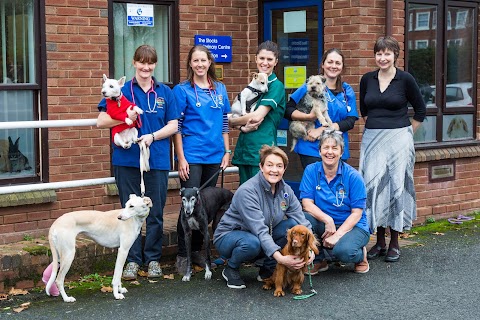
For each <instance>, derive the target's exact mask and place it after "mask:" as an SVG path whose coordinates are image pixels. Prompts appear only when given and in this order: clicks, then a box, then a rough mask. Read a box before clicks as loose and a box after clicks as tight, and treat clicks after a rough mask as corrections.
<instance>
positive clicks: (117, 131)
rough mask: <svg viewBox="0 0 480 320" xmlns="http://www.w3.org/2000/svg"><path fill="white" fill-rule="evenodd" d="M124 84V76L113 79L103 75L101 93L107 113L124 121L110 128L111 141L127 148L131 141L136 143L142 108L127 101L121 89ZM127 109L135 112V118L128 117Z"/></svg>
mask: <svg viewBox="0 0 480 320" xmlns="http://www.w3.org/2000/svg"><path fill="white" fill-rule="evenodd" d="M124 84H125V76H124V77H121V78H120V79H119V80H115V79H109V78H108V77H107V76H106V75H105V74H104V75H103V85H102V95H103V96H104V97H105V99H106V101H107V113H108V114H109V115H110V117H111V118H112V119H115V120H119V121H123V122H124V123H122V124H119V125H117V126H115V127H113V128H112V139H113V142H114V143H115V144H116V145H117V146H119V147H122V148H124V149H129V148H130V147H131V146H132V143H136V142H137V140H138V131H137V127H138V128H140V127H141V126H142V124H141V121H140V115H141V114H143V110H142V109H140V108H139V107H137V106H136V105H134V104H133V103H132V102H130V101H128V100H127V98H125V96H124V95H123V94H122V90H121V89H122V87H123V85H124ZM127 110H133V111H134V112H136V113H137V115H138V118H137V120H135V121H132V120H131V119H130V118H129V117H128V113H127Z"/></svg>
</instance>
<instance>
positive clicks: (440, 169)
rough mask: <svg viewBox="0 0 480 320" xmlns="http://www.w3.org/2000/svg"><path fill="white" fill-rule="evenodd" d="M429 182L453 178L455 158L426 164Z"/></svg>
mask: <svg viewBox="0 0 480 320" xmlns="http://www.w3.org/2000/svg"><path fill="white" fill-rule="evenodd" d="M428 175H429V181H430V182H442V181H452V180H455V160H454V159H446V160H440V161H433V162H430V163H429V164H428Z"/></svg>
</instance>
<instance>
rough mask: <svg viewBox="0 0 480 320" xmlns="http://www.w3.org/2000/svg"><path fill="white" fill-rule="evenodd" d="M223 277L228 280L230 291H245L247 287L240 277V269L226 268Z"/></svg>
mask: <svg viewBox="0 0 480 320" xmlns="http://www.w3.org/2000/svg"><path fill="white" fill-rule="evenodd" d="M222 276H223V278H224V279H225V280H227V287H229V288H230V289H245V288H246V287H247V286H246V285H245V282H243V280H242V278H241V277H240V271H239V270H238V269H233V268H230V267H229V266H226V267H225V269H223V271H222Z"/></svg>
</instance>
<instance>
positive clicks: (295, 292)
mask: <svg viewBox="0 0 480 320" xmlns="http://www.w3.org/2000/svg"><path fill="white" fill-rule="evenodd" d="M302 292H303V291H302V289H292V293H293V294H302Z"/></svg>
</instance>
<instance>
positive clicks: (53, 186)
mask: <svg viewBox="0 0 480 320" xmlns="http://www.w3.org/2000/svg"><path fill="white" fill-rule="evenodd" d="M96 125H97V119H79V120H40V121H12V122H0V130H1V129H28V128H59V127H83V126H96ZM237 172H238V167H228V168H227V169H225V173H237ZM168 177H169V178H177V177H178V171H171V172H170V173H169V174H168ZM111 183H115V178H114V177H109V178H96V179H83V180H72V181H62V182H47V183H41V182H39V183H32V184H22V185H10V186H4V187H0V194H10V193H17V192H19V193H20V192H31V191H42V190H57V189H64V188H77V187H88V186H97V185H103V184H111Z"/></svg>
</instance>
